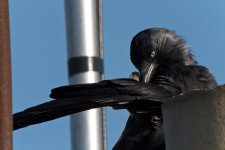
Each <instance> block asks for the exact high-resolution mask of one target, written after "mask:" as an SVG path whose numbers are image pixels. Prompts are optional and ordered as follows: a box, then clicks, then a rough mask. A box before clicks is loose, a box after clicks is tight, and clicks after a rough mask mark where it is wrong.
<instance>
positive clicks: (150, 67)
mask: <svg viewBox="0 0 225 150" xmlns="http://www.w3.org/2000/svg"><path fill="white" fill-rule="evenodd" d="M157 66H158V65H157V63H155V62H153V63H148V62H144V63H143V64H142V66H141V70H140V73H141V77H140V81H142V82H144V83H148V82H149V81H150V80H151V79H152V77H153V75H154V72H155V69H156V68H157Z"/></svg>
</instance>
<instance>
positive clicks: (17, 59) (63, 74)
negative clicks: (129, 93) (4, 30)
mask: <svg viewBox="0 0 225 150" xmlns="http://www.w3.org/2000/svg"><path fill="white" fill-rule="evenodd" d="M9 4H10V27H11V50H12V68H13V111H14V112H17V111H21V110H23V109H25V108H27V107H30V106H33V105H36V104H39V103H42V102H46V101H48V100H49V97H48V95H49V92H50V89H52V88H54V87H57V86H60V85H66V84H68V78H67V77H68V75H67V49H66V33H65V16H64V1H63V0H48V1H46V0H19V1H15V0H9ZM224 8H225V1H223V0H217V1H211V0H198V1H196V0H189V1H184V0H170V1H163V0H157V1H156V0H155V1H149V0H142V1H140V0H123V1H121V0H113V1H109V0H103V38H104V39H103V40H104V69H105V79H112V78H122V77H128V76H129V75H130V73H131V72H132V71H135V70H136V69H135V68H134V67H133V66H132V64H131V62H130V60H129V47H130V41H131V39H132V37H133V36H134V35H135V34H136V33H137V32H139V31H141V30H143V29H146V28H150V27H166V28H170V29H174V30H176V31H177V33H178V34H179V35H182V36H183V37H184V38H185V39H186V41H187V43H188V45H190V46H191V49H192V51H193V53H194V55H195V56H196V59H197V60H198V62H199V63H200V64H201V65H204V66H207V67H208V68H209V69H210V70H211V72H213V74H214V75H215V77H216V79H217V81H218V83H219V84H222V83H225V78H224V74H225V69H224V66H225V60H224V55H225V44H224V43H225V18H224V14H225V9H224ZM127 116H128V113H127V112H126V111H114V110H112V109H111V108H107V144H108V149H111V148H112V146H113V144H114V143H115V142H116V140H117V139H118V137H119V135H120V134H121V132H122V129H123V128H124V126H125V122H126V119H127ZM14 149H15V150H31V149H32V150H47V149H48V150H53V149H54V150H69V149H70V128H69V118H68V117H64V118H61V119H57V120H54V121H51V122H47V123H43V124H39V125H35V126H31V127H28V128H24V129H21V130H18V131H16V132H14Z"/></svg>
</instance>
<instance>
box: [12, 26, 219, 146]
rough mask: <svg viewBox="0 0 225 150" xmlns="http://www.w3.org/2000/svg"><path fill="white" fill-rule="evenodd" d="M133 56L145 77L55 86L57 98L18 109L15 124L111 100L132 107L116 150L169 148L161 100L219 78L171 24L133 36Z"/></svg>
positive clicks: (114, 104)
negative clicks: (197, 57) (196, 58)
mask: <svg viewBox="0 0 225 150" xmlns="http://www.w3.org/2000/svg"><path fill="white" fill-rule="evenodd" d="M131 61H132V63H133V64H134V65H135V67H136V68H137V69H138V70H139V74H140V78H139V79H140V82H139V81H135V80H131V79H116V80H105V81H102V82H100V83H95V84H84V85H71V86H63V87H59V88H56V89H53V90H52V93H51V95H50V96H51V97H52V98H54V99H56V100H53V101H50V102H47V103H44V104H41V105H38V106H35V107H32V108H29V109H27V110H25V111H23V112H19V113H16V114H14V129H19V128H22V127H26V126H28V125H32V124H36V123H41V122H44V121H48V120H52V119H56V118H59V117H63V116H65V115H69V114H73V113H76V112H80V111H84V110H88V109H91V108H98V107H105V106H111V107H113V108H115V109H127V110H129V111H130V113H131V115H130V117H129V119H128V122H127V124H126V127H125V129H124V131H123V133H122V135H121V137H120V139H119V140H118V142H117V143H116V145H115V146H114V148H113V149H114V150H136V149H142V150H165V142H164V135H163V129H162V123H163V121H162V116H161V107H160V105H161V103H162V102H164V101H167V100H169V99H170V98H171V97H173V96H176V95H178V94H180V93H185V92H189V91H191V90H199V89H200V90H204V89H212V88H215V87H216V85H217V83H216V81H215V79H214V77H213V75H212V74H211V73H210V72H209V71H208V69H207V68H205V67H203V66H199V65H198V64H197V61H196V60H194V57H193V55H192V53H191V52H190V50H189V47H188V46H187V45H186V43H185V41H184V40H183V39H182V38H181V37H180V36H178V35H176V33H175V32H174V31H171V30H168V29H164V28H152V29H147V30H144V31H141V32H140V33H138V34H137V35H136V36H135V37H134V38H133V40H132V42H131Z"/></svg>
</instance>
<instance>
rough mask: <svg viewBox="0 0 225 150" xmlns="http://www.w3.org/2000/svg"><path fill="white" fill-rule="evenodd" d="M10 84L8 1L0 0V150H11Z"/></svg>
mask: <svg viewBox="0 0 225 150" xmlns="http://www.w3.org/2000/svg"><path fill="white" fill-rule="evenodd" d="M11 84H12V81H11V56H10V34H9V9H8V0H0V150H12V85H11Z"/></svg>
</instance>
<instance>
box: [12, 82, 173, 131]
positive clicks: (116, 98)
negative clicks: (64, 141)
mask: <svg viewBox="0 0 225 150" xmlns="http://www.w3.org/2000/svg"><path fill="white" fill-rule="evenodd" d="M50 97H52V98H53V99H55V100H52V101H49V102H46V103H43V104H40V105H37V106H34V107H31V108H28V109H26V110H24V111H22V112H19V113H16V114H14V116H13V117H14V130H16V129H19V128H23V127H26V126H29V125H32V124H37V123H41V122H45V121H50V120H53V119H57V118H60V117H64V116H66V115H70V114H74V113H77V112H81V111H85V110H89V109H92V108H99V107H105V106H111V107H114V108H116V109H128V110H131V111H135V109H136V108H137V110H138V111H141V109H142V108H143V109H145V111H146V110H150V111H151V109H155V108H157V109H158V108H159V107H160V104H161V103H162V101H164V100H165V98H168V97H171V93H170V92H167V90H166V89H164V88H162V87H160V86H158V85H156V84H143V83H141V82H138V81H135V80H131V79H116V80H105V81H101V82H99V83H93V84H79V85H69V86H62V87H58V88H55V89H53V90H52V91H51V94H50ZM142 102H143V103H142Z"/></svg>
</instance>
